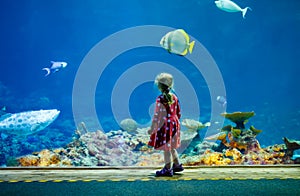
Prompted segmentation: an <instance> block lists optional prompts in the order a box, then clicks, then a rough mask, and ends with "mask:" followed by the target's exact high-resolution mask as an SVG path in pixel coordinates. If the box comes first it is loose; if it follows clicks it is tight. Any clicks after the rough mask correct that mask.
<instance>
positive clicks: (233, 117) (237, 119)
mask: <svg viewBox="0 0 300 196" xmlns="http://www.w3.org/2000/svg"><path fill="white" fill-rule="evenodd" d="M221 115H222V116H224V117H225V118H227V119H228V120H230V121H232V122H233V123H235V124H236V127H235V128H236V129H244V128H245V123H246V122H247V120H248V119H249V118H251V117H252V116H254V115H255V113H254V112H253V111H252V112H233V113H223V114H221Z"/></svg>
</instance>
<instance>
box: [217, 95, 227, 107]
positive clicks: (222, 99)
mask: <svg viewBox="0 0 300 196" xmlns="http://www.w3.org/2000/svg"><path fill="white" fill-rule="evenodd" d="M217 102H218V103H220V104H221V105H222V106H223V107H225V106H226V105H227V99H226V97H224V96H217Z"/></svg>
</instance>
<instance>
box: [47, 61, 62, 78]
mask: <svg viewBox="0 0 300 196" xmlns="http://www.w3.org/2000/svg"><path fill="white" fill-rule="evenodd" d="M67 65H68V63H66V62H55V61H51V66H50V67H49V68H48V67H45V68H43V69H42V70H45V71H46V72H47V73H46V75H45V76H48V75H49V74H53V73H55V72H58V71H59V70H61V69H62V68H65V67H67Z"/></svg>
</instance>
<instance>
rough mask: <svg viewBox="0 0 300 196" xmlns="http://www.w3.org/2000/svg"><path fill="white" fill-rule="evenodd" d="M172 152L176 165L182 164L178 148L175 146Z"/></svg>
mask: <svg viewBox="0 0 300 196" xmlns="http://www.w3.org/2000/svg"><path fill="white" fill-rule="evenodd" d="M171 153H172V157H173V162H174V164H175V165H179V164H180V161H179V157H178V153H177V150H176V149H175V148H173V149H172V150H171Z"/></svg>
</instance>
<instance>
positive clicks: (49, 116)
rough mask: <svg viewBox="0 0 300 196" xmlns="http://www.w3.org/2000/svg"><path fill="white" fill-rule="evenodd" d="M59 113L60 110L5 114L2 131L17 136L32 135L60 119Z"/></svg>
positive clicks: (0, 118) (2, 119)
mask: <svg viewBox="0 0 300 196" xmlns="http://www.w3.org/2000/svg"><path fill="white" fill-rule="evenodd" d="M59 113H60V111H59V110H56V109H53V110H38V111H28V112H21V113H16V114H5V115H2V116H1V117H0V131H6V132H7V133H12V134H16V135H30V134H33V133H36V132H38V131H41V130H43V129H45V128H46V127H47V126H48V125H50V124H51V123H52V122H53V121H54V120H55V119H56V118H57V117H58V115H59Z"/></svg>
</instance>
